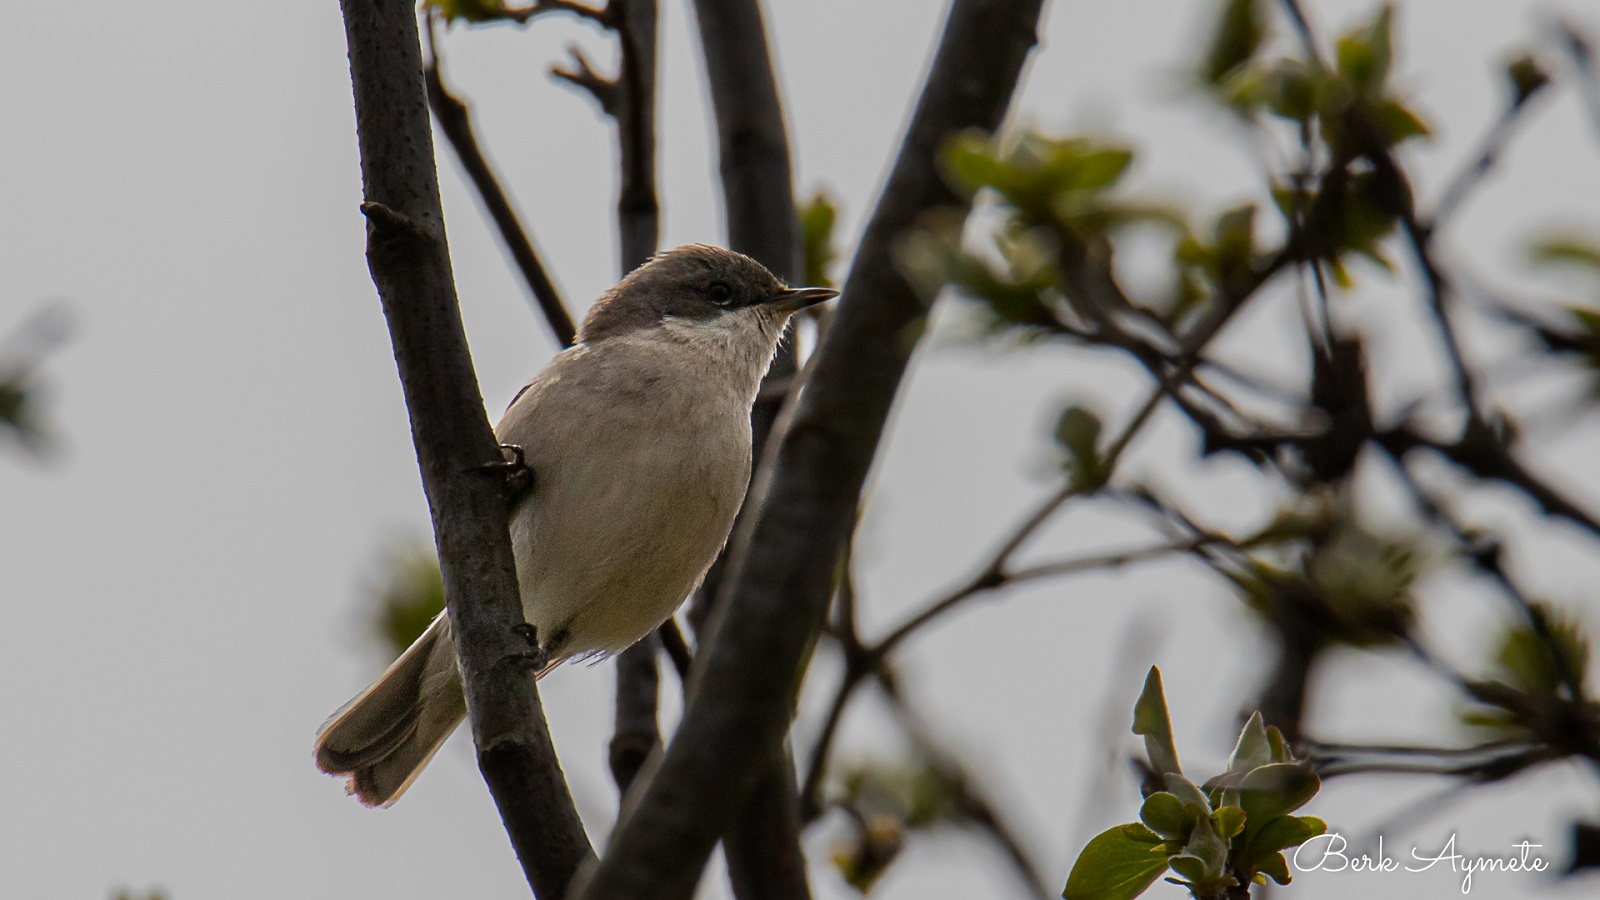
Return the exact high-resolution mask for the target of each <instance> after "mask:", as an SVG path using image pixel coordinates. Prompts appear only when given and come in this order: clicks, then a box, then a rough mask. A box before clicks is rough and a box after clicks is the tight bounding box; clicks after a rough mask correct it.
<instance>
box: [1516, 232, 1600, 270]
mask: <svg viewBox="0 0 1600 900" xmlns="http://www.w3.org/2000/svg"><path fill="white" fill-rule="evenodd" d="M1529 257H1530V258H1531V259H1532V261H1533V262H1535V263H1540V264H1543V265H1551V264H1564V265H1576V266H1582V267H1584V268H1588V269H1594V270H1596V271H1600V243H1597V242H1594V241H1589V240H1585V239H1583V238H1578V237H1569V236H1557V237H1548V238H1544V239H1543V240H1540V241H1537V242H1535V243H1534V245H1533V246H1532V247H1531V248H1529Z"/></svg>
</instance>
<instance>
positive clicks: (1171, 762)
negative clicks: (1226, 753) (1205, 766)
mask: <svg viewBox="0 0 1600 900" xmlns="http://www.w3.org/2000/svg"><path fill="white" fill-rule="evenodd" d="M1133 732H1134V734H1137V735H1140V736H1142V737H1143V738H1144V743H1145V752H1146V755H1147V757H1148V758H1149V765H1150V771H1151V773H1152V776H1153V778H1154V780H1155V781H1156V783H1155V784H1154V785H1152V786H1150V787H1149V788H1148V789H1147V790H1146V791H1145V799H1144V804H1143V805H1142V806H1141V808H1140V810H1139V821H1137V822H1130V823H1128V824H1126V825H1119V826H1117V827H1115V828H1110V829H1107V830H1106V831H1103V832H1101V833H1100V834H1099V835H1098V836H1096V837H1095V838H1094V839H1093V840H1091V841H1090V842H1089V844H1088V846H1086V847H1084V849H1083V851H1082V852H1081V853H1080V854H1079V855H1078V859H1077V862H1075V863H1074V864H1073V866H1072V872H1071V874H1070V875H1068V876H1067V886H1066V888H1065V890H1063V891H1062V896H1063V897H1064V898H1066V900H1131V898H1133V897H1137V896H1139V895H1140V894H1142V893H1144V892H1145V890H1146V889H1148V888H1149V887H1150V885H1152V884H1154V883H1155V881H1156V879H1157V878H1160V877H1161V876H1162V874H1163V873H1166V872H1171V873H1172V874H1171V875H1169V876H1168V877H1167V879H1166V880H1167V881H1169V882H1172V883H1173V884H1177V885H1181V886H1183V887H1184V888H1186V889H1187V890H1188V891H1189V893H1190V895H1191V896H1193V897H1195V898H1197V900H1222V898H1225V897H1233V896H1237V892H1236V890H1235V889H1236V888H1238V887H1240V886H1245V887H1248V886H1249V885H1251V884H1265V883H1266V880H1267V879H1268V878H1271V879H1272V880H1273V881H1276V882H1277V883H1278V884H1288V883H1289V881H1290V878H1291V876H1290V873H1289V861H1288V859H1287V858H1286V857H1285V856H1284V855H1283V851H1285V850H1288V849H1290V848H1293V847H1297V846H1299V845H1300V844H1302V843H1304V842H1305V841H1308V840H1310V839H1311V838H1314V837H1316V836H1318V835H1320V834H1322V833H1323V832H1325V831H1326V830H1327V824H1326V823H1324V822H1323V821H1322V820H1321V819H1318V818H1315V817H1312V816H1296V815H1291V813H1293V812H1294V811H1295V810H1297V809H1299V808H1300V807H1302V806H1304V805H1305V804H1306V803H1307V802H1309V801H1310V800H1311V798H1312V797H1313V796H1315V795H1316V793H1317V791H1318V790H1320V789H1321V784H1322V782H1321V779H1319V778H1318V777H1317V775H1316V773H1315V772H1313V771H1312V769H1311V767H1310V766H1309V765H1308V764H1306V763H1304V762H1301V761H1299V760H1296V759H1295V758H1294V756H1293V754H1292V753H1291V752H1290V749H1289V746H1288V745H1287V744H1286V743H1285V742H1284V740H1283V736H1282V735H1281V734H1279V732H1278V730H1277V729H1276V728H1267V727H1265V726H1264V725H1263V724H1262V721H1261V715H1260V714H1259V713H1256V714H1254V715H1252V716H1251V717H1250V719H1249V721H1248V722H1246V723H1245V726H1244V729H1243V730H1242V731H1241V732H1240V733H1239V740H1238V742H1237V744H1236V745H1235V746H1234V750H1233V755H1232V757H1231V758H1230V759H1229V760H1228V769H1227V771H1225V772H1223V773H1222V774H1221V775H1218V776H1216V777H1214V778H1212V779H1210V780H1209V781H1207V782H1205V783H1204V784H1203V785H1196V784H1195V783H1194V782H1193V781H1191V780H1190V779H1188V778H1187V777H1185V776H1184V774H1183V772H1182V770H1181V769H1180V768H1179V766H1178V750H1177V747H1176V745H1175V744H1174V743H1173V739H1172V723H1171V718H1170V716H1169V715H1168V712H1167V700H1166V693H1165V691H1164V690H1163V689H1162V684H1161V671H1160V670H1159V669H1156V668H1154V667H1152V668H1151V669H1150V672H1149V674H1148V675H1147V676H1146V678H1145V684H1144V690H1143V691H1142V692H1141V693H1140V695H1139V700H1138V702H1137V704H1135V706H1134V721H1133Z"/></svg>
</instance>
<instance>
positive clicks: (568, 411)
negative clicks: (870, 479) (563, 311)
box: [316, 245, 837, 806]
mask: <svg viewBox="0 0 1600 900" xmlns="http://www.w3.org/2000/svg"><path fill="white" fill-rule="evenodd" d="M834 296H837V292H836V291H832V290H827V289H824V288H790V287H786V286H785V285H784V284H783V283H782V282H780V281H779V280H778V279H777V278H775V277H774V276H773V275H772V273H770V272H768V271H767V270H766V269H765V268H763V267H762V266H761V265H760V264H759V263H757V262H756V261H755V260H752V259H750V258H749V257H746V256H743V255H741V254H738V253H734V252H732V251H730V250H723V249H721V248H718V247H709V246H704V245H694V246H688V247H679V248H678V249H676V250H670V251H667V252H666V253H662V254H659V255H657V256H656V257H655V258H654V259H652V260H650V261H649V262H647V263H645V264H644V265H642V266H640V267H639V268H637V269H635V270H634V271H633V272H632V273H630V274H629V275H628V276H627V277H626V278H624V279H623V280H622V282H621V283H619V284H618V285H617V286H616V287H613V288H612V289H611V290H609V291H607V292H606V293H605V295H604V296H602V297H601V298H600V299H599V300H598V301H597V302H596V303H595V304H594V306H593V307H592V308H591V309H590V310H589V314H588V316H587V317H585V319H584V321H583V325H582V326H581V327H580V328H579V329H578V335H577V342H576V343H575V344H574V345H573V346H571V347H569V348H567V349H566V350H563V351H562V352H561V353H559V354H557V355H556V357H555V359H554V360H552V361H551V363H550V365H548V366H547V367H545V369H544V371H542V372H540V373H539V374H538V375H536V376H534V378H533V380H532V381H530V382H528V383H527V385H526V386H524V387H523V388H522V390H521V391H520V392H519V393H518V394H517V396H516V398H515V399H513V400H512V401H511V406H510V408H509V409H507V410H506V414H505V416H504V418H502V419H501V420H500V424H499V425H498V426H497V427H496V428H495V434H496V435H497V436H498V437H499V439H500V440H501V441H502V442H504V443H506V444H509V445H513V446H515V447H518V448H520V449H521V452H522V454H523V458H524V462H525V463H526V465H527V466H528V468H529V469H531V470H532V472H533V476H534V486H533V490H532V492H531V494H530V495H529V496H527V497H526V498H525V499H523V500H522V501H521V502H520V503H519V505H518V506H517V508H516V509H515V510H513V512H512V515H511V545H512V550H513V552H514V554H515V556H516V563H517V580H518V583H519V585H520V590H521V595H522V611H523V615H524V616H525V617H526V619H527V621H528V624H529V625H531V626H533V628H532V631H531V633H532V634H534V635H536V640H537V642H538V648H537V652H538V654H539V655H540V656H541V657H542V658H543V659H546V660H548V662H547V664H546V665H545V666H544V667H543V669H542V670H541V671H540V672H539V674H540V675H543V674H544V673H545V672H548V671H549V670H550V669H552V668H554V667H555V666H556V665H559V664H560V663H561V662H563V661H565V660H569V659H573V658H581V657H592V656H603V655H609V654H614V653H618V652H620V651H622V650H624V649H626V648H627V647H628V646H629V645H631V644H633V643H634V642H635V641H637V640H639V639H640V638H642V637H644V636H645V635H647V634H649V633H650V632H651V631H653V630H654V629H655V628H656V626H658V625H660V624H661V623H662V622H664V621H666V619H667V618H668V617H669V616H671V615H672V613H673V611H674V610H676V609H677V607H678V605H679V604H680V603H682V602H683V600H684V598H686V597H687V596H688V595H689V594H690V593H692V592H693V591H694V589H695V588H696V587H698V586H699V584H700V581H701V579H702V578H704V577H705V573H706V570H707V569H708V568H709V567H710V566H711V563H712V561H713V560H714V559H715V558H716V556H717V554H718V553H719V552H720V551H721V550H722V547H723V545H724V544H725V543H726V542H727V540H728V532H729V530H730V529H731V528H732V527H733V520H734V516H735V515H736V514H737V513H738V511H739V507H740V505H741V504H742V503H743V502H744V494H745V488H746V486H747V484H748V483H749V478H750V410H751V406H752V404H754V402H755V399H756V392H757V390H758V389H759V388H760V385H761V379H762V377H763V376H764V375H765V374H766V371H767V368H768V366H770V365H771V363H772V358H773V354H774V353H775V351H776V350H777V346H778V339H779V338H780V337H781V336H782V334H783V331H784V328H785V327H786V325H787V324H788V321H789V317H790V316H791V315H793V314H794V313H795V312H796V311H798V310H800V309H803V308H804V307H807V306H810V305H812V304H814V303H819V302H821V301H823V300H827V299H828V298H830V297H834ZM466 710H467V707H466V700H465V697H464V695H463V693H462V686H461V672H460V669H459V667H458V665H457V662H456V648H455V642H454V640H453V639H452V638H451V635H450V620H449V618H448V617H447V616H446V615H445V614H443V613H441V614H440V615H439V617H438V618H436V619H434V621H433V624H432V625H430V626H429V627H428V630H427V631H426V632H425V633H424V634H423V635H422V637H420V638H418V639H417V641H416V643H414V644H412V645H411V647H410V648H409V649H407V650H406V651H405V652H404V653H402V654H401V655H400V658H399V659H397V660H395V662H394V664H393V665H391V666H389V668H388V670H387V671H385V672H384V673H383V674H382V675H381V676H379V678H378V680H377V681H375V682H373V683H372V685H371V686H370V687H368V688H367V689H366V690H364V691H362V692H361V693H360V694H359V695H357V696H356V697H355V699H353V700H351V701H350V702H349V703H347V704H345V706H344V707H343V708H341V709H340V710H339V711H338V712H336V713H334V714H333V716H332V717H331V718H329V720H328V721H327V722H326V723H325V724H324V725H323V726H322V729H321V730H320V731H319V732H318V735H317V748H316V759H317V766H318V768H320V769H322V771H324V772H327V773H329V774H331V775H340V776H348V778H349V786H348V787H349V791H350V793H352V794H354V795H355V796H356V797H357V798H359V799H360V800H361V802H362V803H365V804H367V805H369V806H380V805H381V806H387V805H389V804H391V803H393V802H394V801H395V800H396V799H397V798H398V797H399V796H400V795H401V794H402V793H403V792H404V791H405V789H406V788H407V787H409V786H410V784H411V782H412V780H413V779H414V778H416V776H417V773H418V772H420V771H421V770H422V768H423V766H425V765H427V763H428V760H429V759H431V758H432V757H433V754H434V753H435V752H436V751H437V750H438V749H439V747H440V745H441V744H443V743H444V741H445V739H446V738H448V737H449V736H450V733H451V732H452V731H454V730H455V728H456V725H457V724H459V723H460V722H461V720H462V719H463V718H464V717H465V716H466Z"/></svg>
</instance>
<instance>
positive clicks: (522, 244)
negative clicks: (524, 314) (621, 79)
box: [424, 42, 577, 347]
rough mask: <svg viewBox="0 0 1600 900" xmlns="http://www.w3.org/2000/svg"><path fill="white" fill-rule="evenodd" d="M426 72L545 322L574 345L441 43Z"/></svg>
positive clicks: (442, 127)
mask: <svg viewBox="0 0 1600 900" xmlns="http://www.w3.org/2000/svg"><path fill="white" fill-rule="evenodd" d="M430 43H431V42H430ZM424 74H425V76H426V79H427V84H428V103H429V105H430V106H432V107H433V115H434V118H435V120H437V121H438V123H439V131H440V132H441V133H443V134H444V136H445V139H446V140H448V141H449V142H450V147H451V149H453V150H455V152H456V158H457V159H458V160H460V161H461V168H463V169H465V170H466V172H467V177H468V178H469V179H471V180H472V186H473V187H474V188H476V189H477V191H478V199H480V200H481V201H483V206H484V209H485V210H486V211H487V212H488V213H489V218H490V219H492V220H493V221H494V225H495V228H496V229H497V230H499V232H500V240H501V241H503V242H505V245H506V250H507V251H508V252H509V253H510V254H511V259H512V261H513V262H515V263H516V264H517V271H519V272H521V273H522V280H523V282H524V283H525V284H527V286H528V289H529V290H530V291H532V292H533V299H534V302H535V303H536V304H537V305H538V307H539V311H540V312H541V313H543V314H544V319H545V322H547V323H548V324H549V325H550V332H551V333H552V334H553V335H555V338H556V340H557V341H559V342H560V343H561V345H562V346H563V347H566V346H569V345H571V344H572V340H573V338H574V336H575V335H576V334H577V330H576V329H575V328H574V327H573V325H572V316H571V315H569V314H568V313H567V308H566V306H565V305H564V304H563V303H562V302H561V295H560V294H559V293H558V292H557V291H556V287H555V284H554V283H553V282H552V281H551V280H550V275H549V273H548V272H546V271H545V268H544V263H542V262H541V261H540V260H539V254H538V252H537V251H535V250H534V248H533V241H532V239H530V238H529V237H528V231H527V229H526V228H524V227H523V225H522V222H521V220H520V219H519V218H518V217H517V212H516V210H515V209H513V208H512V206H511V200H510V198H509V197H508V196H507V195H506V192H505V189H504V188H503V187H501V185H500V179H499V178H497V177H496V176H495V174H494V168H493V167H492V166H490V165H489V160H488V158H487V157H486V156H484V154H483V150H482V149H481V148H479V146H478V138H477V135H476V134H475V133H474V131H473V128H472V111H471V110H470V109H469V108H468V107H467V104H466V103H464V102H462V100H461V99H460V98H459V97H457V96H455V95H454V94H452V93H450V90H449V89H448V88H446V87H445V85H444V78H443V76H442V75H441V74H440V71H439V56H438V48H437V45H434V54H433V59H432V61H431V62H430V64H429V65H428V67H427V69H426V71H425V73H424Z"/></svg>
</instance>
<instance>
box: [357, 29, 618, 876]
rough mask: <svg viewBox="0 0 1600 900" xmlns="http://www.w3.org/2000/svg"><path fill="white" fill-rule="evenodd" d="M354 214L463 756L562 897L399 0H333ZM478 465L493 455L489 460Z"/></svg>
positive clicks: (503, 531) (553, 790) (565, 798)
mask: <svg viewBox="0 0 1600 900" xmlns="http://www.w3.org/2000/svg"><path fill="white" fill-rule="evenodd" d="M341 6H342V8H343V11H344V20H345V33H346V37H347V39H348V42H349V48H350V75H351V81H352V83H353V86H354V90H355V107H356V133H357V136H358V138H359V141H360V146H361V174H362V183H363V187H364V194H365V197H366V203H364V204H362V211H363V212H364V213H366V215H367V222H368V235H367V261H368V266H369V268H370V269H371V271H372V279H373V282H374V283H375V284H376V285H377V288H378V294H379V297H380V298H381V300H382V302H383V311H384V315H385V317H386V318H387V319H388V323H389V333H390V338H391V340H392V342H393V345H394V353H395V360H396V362H397V363H398V365H399V370H400V379H401V384H402V386H403V388H404V391H405V398H406V407H407V409H408V411H409V412H410V416H411V434H412V441H413V443H414V444H415V445H416V452H417V460H418V463H419V465H420V467H421V470H422V483H423V488H424V491H425V492H426V494H427V497H428V507H429V512H430V513H431V515H432V518H433V527H434V538H435V541H436V543H437V546H438V551H439V560H440V568H441V570H442V574H443V577H444V588H445V596H446V598H447V599H448V609H449V615H450V624H451V628H452V631H453V633H454V635H455V640H456V651H457V655H458V656H459V658H460V662H461V672H462V681H463V683H464V685H465V689H466V699H467V709H468V711H469V715H470V718H471V721H472V737H473V742H474V745H475V746H476V747H477V751H478V767H479V769H480V770H481V771H482V772H483V776H484V780H485V781H486V782H488V785H489V790H490V793H492V794H493V795H494V799H495V805H496V806H497V807H498V808H499V810H500V816H501V818H502V820H504V823H505V826H506V831H507V832H508V833H509V835H510V837H511V842H512V845H513V846H514V847H515V848H516V851H517V856H518V858H519V859H520V860H521V862H522V867H523V871H524V873H525V874H526V876H527V878H528V883H529V884H530V885H532V886H533V889H534V891H535V892H536V893H537V894H539V895H541V896H544V897H550V898H555V897H561V896H563V895H564V894H565V892H566V889H567V885H568V883H569V882H570V881H571V879H572V877H573V875H574V874H575V873H576V871H577V870H578V868H579V867H580V866H581V865H583V864H584V863H585V862H586V861H587V860H589V859H591V858H592V857H593V854H594V851H593V850H592V849H591V848H590V846H589V840H588V837H587V836H586V835H585V833H584V830H583V823H582V821H581V820H580V819H579V818H578V812H577V809H576V808H574V806H573V803H572V795H571V793H570V791H569V790H568V789H567V784H566V780H565V779H564V778H563V777H562V774H561V767H560V764H559V763H558V762H557V760H556V756H555V749H554V747H553V746H552V745H551V743H550V733H549V729H548V727H547V726H546V724H545V720H544V713H543V710H542V709H541V708H540V705H539V694H538V690H537V688H536V687H535V684H534V679H533V676H532V674H531V673H530V672H529V671H528V669H527V667H526V665H524V664H523V661H522V660H523V656H522V654H523V652H524V651H525V650H526V649H527V645H526V643H525V642H524V640H523V638H522V637H521V636H520V635H519V634H517V632H516V631H515V630H514V628H515V626H517V625H520V624H522V622H523V618H522V604H521V600H520V597H519V595H518V592H517V581H516V568H515V563H514V561H513V559H512V555H511V539H510V534H509V529H508V527H507V524H506V523H507V513H508V506H509V500H510V497H509V494H508V488H507V486H506V484H505V482H504V480H503V479H502V478H501V477H500V476H498V475H491V474H489V473H488V471H485V470H483V469H482V468H481V467H482V466H484V465H485V464H487V463H491V462H497V461H499V459H500V453H499V448H498V445H497V444H496V442H495V439H494V433H493V432H492V431H491V430H490V428H489V423H488V419H487V417H486V416H485V414H484V411H483V401H482V400H481V399H480V396H479V393H478V384H477V378H476V376H475V375H474V373H473V370H472V363H471V359H470V357H469V355H468V353H467V345H466V335H465V333H464V332H463V330H462V326H461V317H460V313H459V311H458V308H457V301H456V294H455V286H454V282H453V276H452V273H451V270H450V257H449V252H448V248H447V247H446V243H445V232H444V216H443V213H442V212H441V210H440V205H439V184H438V177H437V174H436V168H435V164H434V158H433V140H432V136H431V134H430V133H429V125H428V102H427V97H426V95H425V88H424V85H423V76H422V51H421V46H420V42H419V40H418V33H417V20H416V13H415V10H414V8H413V5H412V4H411V2H410V0H343V2H342V3H341ZM490 471H492V470H490Z"/></svg>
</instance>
